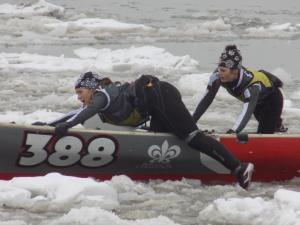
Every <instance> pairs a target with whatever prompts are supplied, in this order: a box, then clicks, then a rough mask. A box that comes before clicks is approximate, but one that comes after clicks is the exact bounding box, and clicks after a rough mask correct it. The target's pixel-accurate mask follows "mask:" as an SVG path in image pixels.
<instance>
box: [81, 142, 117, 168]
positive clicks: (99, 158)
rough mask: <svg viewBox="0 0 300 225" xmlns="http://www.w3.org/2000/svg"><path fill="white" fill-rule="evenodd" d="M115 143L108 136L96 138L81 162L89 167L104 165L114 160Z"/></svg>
mask: <svg viewBox="0 0 300 225" xmlns="http://www.w3.org/2000/svg"><path fill="white" fill-rule="evenodd" d="M115 151H116V146H115V143H114V142H113V141H112V140H111V139H108V138H96V139H94V140H93V141H92V142H91V143H90V144H89V147H88V153H87V154H86V155H85V156H84V157H83V158H82V159H81V161H80V162H81V164H82V165H83V166H88V167H98V166H103V165H106V164H108V163H110V162H111V161H113V154H114V153H115Z"/></svg>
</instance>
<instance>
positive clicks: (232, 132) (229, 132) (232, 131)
mask: <svg viewBox="0 0 300 225" xmlns="http://www.w3.org/2000/svg"><path fill="white" fill-rule="evenodd" d="M234 133H236V132H235V131H234V130H232V129H229V130H228V131H226V134H234Z"/></svg>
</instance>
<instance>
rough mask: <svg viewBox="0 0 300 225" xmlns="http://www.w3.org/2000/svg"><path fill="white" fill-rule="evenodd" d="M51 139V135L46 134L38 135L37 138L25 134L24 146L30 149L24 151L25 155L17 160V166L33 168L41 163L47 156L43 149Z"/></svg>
mask: <svg viewBox="0 0 300 225" xmlns="http://www.w3.org/2000/svg"><path fill="white" fill-rule="evenodd" d="M51 138H52V135H47V134H39V135H38V138H36V134H27V136H26V143H25V145H26V146H30V147H29V148H28V149H27V150H26V154H25V155H23V156H21V157H20V158H19V164H20V165H22V166H33V165H37V164H39V163H42V162H43V161H44V160H45V159H46V158H47V156H48V153H47V150H45V147H46V145H47V143H48V142H49V140H50V139H51ZM28 153H29V154H28ZM26 155H29V156H26Z"/></svg>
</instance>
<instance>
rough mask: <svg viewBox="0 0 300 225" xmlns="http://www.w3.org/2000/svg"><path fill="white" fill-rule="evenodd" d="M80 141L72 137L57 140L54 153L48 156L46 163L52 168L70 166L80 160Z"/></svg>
mask: <svg viewBox="0 0 300 225" xmlns="http://www.w3.org/2000/svg"><path fill="white" fill-rule="evenodd" d="M82 146H83V144H82V141H81V140H80V139H79V138H77V137H74V136H65V137H62V138H61V139H59V140H58V141H57V142H56V144H55V147H54V152H53V153H52V154H51V155H50V156H49V158H48V162H49V163H50V164H51V165H53V166H61V167H63V166H70V165H73V164H75V163H77V162H78V160H79V159H80V155H79V153H80V151H81V149H82Z"/></svg>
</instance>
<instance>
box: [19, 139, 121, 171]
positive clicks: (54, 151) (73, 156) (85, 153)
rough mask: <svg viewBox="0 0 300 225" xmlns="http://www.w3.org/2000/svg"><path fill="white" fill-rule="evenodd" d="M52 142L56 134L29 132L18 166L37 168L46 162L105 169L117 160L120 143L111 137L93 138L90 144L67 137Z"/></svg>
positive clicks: (65, 165)
mask: <svg viewBox="0 0 300 225" xmlns="http://www.w3.org/2000/svg"><path fill="white" fill-rule="evenodd" d="M51 140H53V135H52V134H34V133H27V135H25V140H24V145H23V150H22V152H21V153H20V156H19V159H18V165H20V166H36V165H39V164H42V163H45V162H46V163H48V164H50V165H52V166H57V167H67V166H72V165H74V164H77V163H79V164H80V165H82V166H85V167H102V166H105V165H108V164H109V163H111V162H112V161H114V159H115V157H116V152H117V144H116V142H115V141H114V140H113V139H112V138H110V137H107V136H102V137H93V138H91V139H90V140H88V141H87V142H84V141H83V140H82V139H81V138H79V137H76V136H64V137H62V138H60V139H58V140H57V141H56V142H52V141H51Z"/></svg>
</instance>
